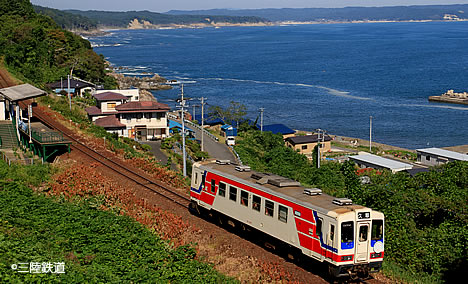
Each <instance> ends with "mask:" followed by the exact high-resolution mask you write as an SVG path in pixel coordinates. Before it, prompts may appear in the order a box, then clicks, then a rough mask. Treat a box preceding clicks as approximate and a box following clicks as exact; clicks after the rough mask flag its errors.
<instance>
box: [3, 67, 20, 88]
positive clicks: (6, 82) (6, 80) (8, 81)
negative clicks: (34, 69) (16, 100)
mask: <svg viewBox="0 0 468 284" xmlns="http://www.w3.org/2000/svg"><path fill="white" fill-rule="evenodd" d="M16 85H17V83H16V82H15V80H14V79H13V77H12V76H11V75H10V73H9V72H8V71H7V70H6V69H5V68H4V67H3V66H0V89H3V88H8V87H12V86H16Z"/></svg>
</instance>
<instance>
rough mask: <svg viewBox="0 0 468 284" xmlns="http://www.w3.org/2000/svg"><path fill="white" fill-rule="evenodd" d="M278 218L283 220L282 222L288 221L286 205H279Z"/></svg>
mask: <svg viewBox="0 0 468 284" xmlns="http://www.w3.org/2000/svg"><path fill="white" fill-rule="evenodd" d="M278 220H280V221H281V222H284V223H287V222H288V208H287V207H284V206H282V205H279V208H278Z"/></svg>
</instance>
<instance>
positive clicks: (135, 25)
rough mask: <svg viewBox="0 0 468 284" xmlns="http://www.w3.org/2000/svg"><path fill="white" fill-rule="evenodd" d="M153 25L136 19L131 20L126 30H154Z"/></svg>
mask: <svg viewBox="0 0 468 284" xmlns="http://www.w3.org/2000/svg"><path fill="white" fill-rule="evenodd" d="M154 27H155V25H153V24H152V23H150V22H148V21H145V20H141V21H139V20H138V19H136V18H135V19H133V21H131V22H130V23H128V27H127V28H128V29H132V30H137V29H151V28H154Z"/></svg>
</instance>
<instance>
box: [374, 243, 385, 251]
mask: <svg viewBox="0 0 468 284" xmlns="http://www.w3.org/2000/svg"><path fill="white" fill-rule="evenodd" d="M383 251H384V244H383V242H382V241H378V242H375V244H374V252H375V253H381V252H383Z"/></svg>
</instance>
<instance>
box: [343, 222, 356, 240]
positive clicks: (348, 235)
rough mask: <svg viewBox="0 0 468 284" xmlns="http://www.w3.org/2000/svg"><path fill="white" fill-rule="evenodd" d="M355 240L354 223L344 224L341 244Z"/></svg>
mask: <svg viewBox="0 0 468 284" xmlns="http://www.w3.org/2000/svg"><path fill="white" fill-rule="evenodd" d="M353 240H354V224H353V222H352V221H351V222H343V223H342V224H341V242H342V243H349V242H352V241H353Z"/></svg>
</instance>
